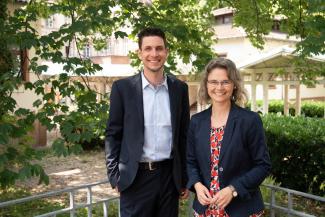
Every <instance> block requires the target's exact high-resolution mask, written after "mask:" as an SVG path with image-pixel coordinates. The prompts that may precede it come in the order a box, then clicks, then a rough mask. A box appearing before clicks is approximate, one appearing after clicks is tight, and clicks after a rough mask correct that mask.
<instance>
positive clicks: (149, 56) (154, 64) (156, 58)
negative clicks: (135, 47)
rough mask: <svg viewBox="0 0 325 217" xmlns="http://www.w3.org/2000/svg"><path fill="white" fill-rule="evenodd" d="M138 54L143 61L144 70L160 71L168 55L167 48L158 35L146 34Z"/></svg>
mask: <svg viewBox="0 0 325 217" xmlns="http://www.w3.org/2000/svg"><path fill="white" fill-rule="evenodd" d="M138 56H139V58H140V59H141V61H142V62H143V66H144V71H145V72H147V71H148V72H152V73H158V72H161V73H162V72H163V67H164V64H165V62H166V59H167V56H168V49H167V48H166V47H165V44H164V40H163V39H162V38H160V37H158V36H146V37H144V38H143V39H142V45H141V48H140V49H139V51H138Z"/></svg>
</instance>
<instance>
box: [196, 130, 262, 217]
mask: <svg viewBox="0 0 325 217" xmlns="http://www.w3.org/2000/svg"><path fill="white" fill-rule="evenodd" d="M224 128H225V127H224V126H222V127H219V128H215V127H211V132H210V145H211V157H210V158H211V184H210V194H211V196H212V197H213V196H214V195H216V193H217V192H218V191H220V186H219V175H218V171H219V170H218V165H219V155H220V150H221V141H222V139H223V134H224ZM263 213H264V211H262V212H260V213H258V214H253V215H250V216H249V217H261V216H262V215H263ZM194 216H195V217H230V216H229V215H228V214H227V213H226V211H225V210H224V209H221V208H219V207H218V206H217V205H215V204H211V205H209V206H208V208H207V209H206V210H205V213H204V214H201V215H199V214H198V213H196V212H195V211H194Z"/></svg>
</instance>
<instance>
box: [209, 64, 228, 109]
mask: <svg viewBox="0 0 325 217" xmlns="http://www.w3.org/2000/svg"><path fill="white" fill-rule="evenodd" d="M207 90H208V95H209V96H210V98H211V100H212V102H213V103H228V102H230V100H231V97H232V93H233V90H234V83H233V82H232V81H231V80H229V78H228V75H227V71H226V69H222V68H215V69H212V71H211V72H210V73H209V75H208V81H207Z"/></svg>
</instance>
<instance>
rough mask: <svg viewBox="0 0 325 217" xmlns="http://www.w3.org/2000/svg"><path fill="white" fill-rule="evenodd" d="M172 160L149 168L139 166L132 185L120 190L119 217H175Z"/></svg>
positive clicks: (176, 212) (175, 197)
mask: <svg viewBox="0 0 325 217" xmlns="http://www.w3.org/2000/svg"><path fill="white" fill-rule="evenodd" d="M171 171H172V161H171V160H169V161H167V163H164V164H162V165H161V166H160V167H158V168H156V169H154V170H149V169H144V168H141V167H139V170H138V172H137V175H136V177H135V180H134V182H133V183H132V185H131V186H130V187H129V188H127V189H126V190H124V191H122V192H121V197H120V200H121V203H120V205H121V207H120V211H121V217H177V216H178V198H179V194H178V192H177V190H176V187H175V184H174V181H173V176H172V173H171Z"/></svg>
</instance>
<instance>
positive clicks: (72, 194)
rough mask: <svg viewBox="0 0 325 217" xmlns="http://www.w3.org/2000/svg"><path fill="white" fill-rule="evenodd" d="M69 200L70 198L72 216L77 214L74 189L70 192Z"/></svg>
mask: <svg viewBox="0 0 325 217" xmlns="http://www.w3.org/2000/svg"><path fill="white" fill-rule="evenodd" d="M69 200H70V209H71V210H70V217H74V214H75V203H74V191H70V192H69Z"/></svg>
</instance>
